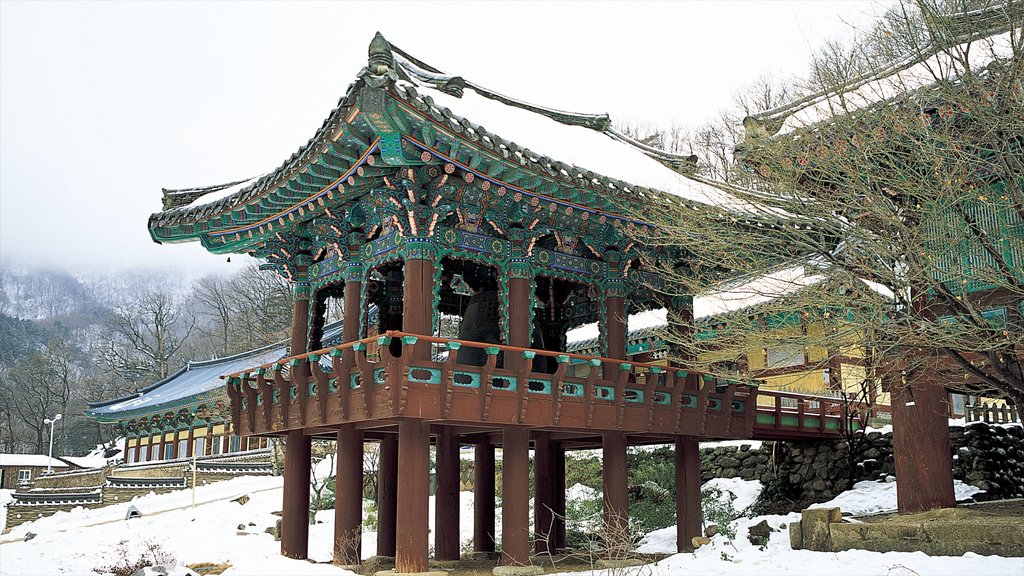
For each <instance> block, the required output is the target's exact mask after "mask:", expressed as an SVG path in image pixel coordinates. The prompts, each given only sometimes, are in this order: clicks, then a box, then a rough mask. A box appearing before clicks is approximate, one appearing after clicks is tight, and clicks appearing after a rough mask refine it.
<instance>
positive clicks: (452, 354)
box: [440, 340, 462, 418]
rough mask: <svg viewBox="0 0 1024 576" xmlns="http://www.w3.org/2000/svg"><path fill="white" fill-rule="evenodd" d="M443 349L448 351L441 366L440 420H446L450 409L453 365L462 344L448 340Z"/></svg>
mask: <svg viewBox="0 0 1024 576" xmlns="http://www.w3.org/2000/svg"><path fill="white" fill-rule="evenodd" d="M445 347H446V348H447V349H448V357H447V358H445V361H444V364H442V365H441V391H440V394H441V399H440V400H441V401H440V405H441V418H447V417H448V412H449V411H450V410H451V408H452V387H453V378H454V377H455V363H456V362H458V357H459V354H458V352H459V348H462V343H461V342H456V341H454V340H449V341H448V342H446V343H445Z"/></svg>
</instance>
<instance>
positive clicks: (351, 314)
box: [339, 280, 363, 387]
mask: <svg viewBox="0 0 1024 576" xmlns="http://www.w3.org/2000/svg"><path fill="white" fill-rule="evenodd" d="M362 290H363V283H362V282H359V281H353V280H349V281H348V282H345V320H344V322H343V323H342V325H341V340H342V342H353V341H355V340H359V336H360V334H359V329H360V328H361V326H359V314H360V312H361V308H362V306H361V304H362V303H361V301H360V297H361V292H362ZM340 386H341V385H340V384H339V387H340Z"/></svg>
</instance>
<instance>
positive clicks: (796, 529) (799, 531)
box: [789, 522, 804, 550]
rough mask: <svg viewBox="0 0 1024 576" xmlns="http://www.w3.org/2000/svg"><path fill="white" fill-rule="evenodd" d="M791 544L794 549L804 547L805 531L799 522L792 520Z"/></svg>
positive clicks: (790, 526) (790, 527) (790, 530)
mask: <svg viewBox="0 0 1024 576" xmlns="http://www.w3.org/2000/svg"><path fill="white" fill-rule="evenodd" d="M789 546H790V548H792V549H793V550H803V549H804V531H803V527H802V526H801V525H800V523H799V522H792V523H790V525H789Z"/></svg>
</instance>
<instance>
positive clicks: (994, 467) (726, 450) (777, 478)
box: [701, 422, 1024, 503]
mask: <svg viewBox="0 0 1024 576" xmlns="http://www.w3.org/2000/svg"><path fill="white" fill-rule="evenodd" d="M950 441H951V444H952V449H953V454H952V466H953V477H954V478H956V479H957V480H963V481H964V482H965V483H967V484H970V485H972V486H976V487H978V488H980V489H982V490H984V491H985V492H984V493H983V494H978V495H976V496H975V500H979V501H980V500H999V499H1004V498H1019V497H1024V428H1022V427H1021V426H1020V425H998V424H996V425H992V424H986V423H983V422H974V423H971V424H968V425H967V426H964V427H960V426H957V427H951V428H950ZM852 444H853V451H854V459H853V461H854V469H853V480H854V482H858V481H861V480H883V481H884V480H885V479H886V478H887V477H890V476H894V475H895V473H896V470H895V464H894V459H893V454H892V433H891V432H888V433H884V434H883V433H882V432H878V431H872V432H868V433H867V434H861V435H858V436H857V437H855V438H854V439H853V441H852ZM849 473H850V444H848V443H847V442H846V441H845V440H829V441H807V442H764V443H762V445H761V447H760V448H754V447H752V446H751V445H749V444H744V445H740V446H718V447H714V448H703V449H702V450H701V480H703V481H705V482H706V481H708V480H710V479H712V478H743V479H745V480H760V481H761V482H762V483H763V484H765V485H766V486H768V485H769V484H772V485H774V487H775V489H776V490H777V491H778V492H780V493H781V494H783V495H785V497H786V498H789V499H791V500H794V501H796V502H797V503H807V502H824V501H826V500H830V499H832V498H834V497H835V496H836V495H838V494H839V493H840V492H842V491H844V490H845V489H846V487H847V479H848V476H849Z"/></svg>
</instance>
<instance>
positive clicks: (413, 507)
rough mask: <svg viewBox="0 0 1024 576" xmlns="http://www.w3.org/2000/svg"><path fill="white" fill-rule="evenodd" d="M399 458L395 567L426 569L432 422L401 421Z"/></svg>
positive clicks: (420, 570)
mask: <svg viewBox="0 0 1024 576" xmlns="http://www.w3.org/2000/svg"><path fill="white" fill-rule="evenodd" d="M398 459H399V461H400V462H401V463H402V474H401V475H399V477H398V523H397V531H396V544H397V546H396V548H395V571H396V572H398V573H413V572H426V571H427V569H428V558H427V556H428V554H429V551H428V542H427V532H428V531H429V529H430V528H429V525H428V519H429V514H430V425H429V424H427V423H426V422H425V421H423V420H412V419H403V420H401V421H400V422H399V423H398ZM457 539H458V536H456V540H457Z"/></svg>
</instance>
